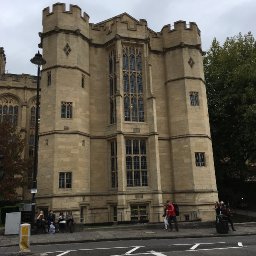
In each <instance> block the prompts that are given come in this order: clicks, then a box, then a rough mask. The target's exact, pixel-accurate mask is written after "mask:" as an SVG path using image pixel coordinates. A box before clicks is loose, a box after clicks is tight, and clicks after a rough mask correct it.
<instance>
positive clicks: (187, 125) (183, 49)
mask: <svg viewBox="0 0 256 256" xmlns="http://www.w3.org/2000/svg"><path fill="white" fill-rule="evenodd" d="M162 35H163V45H164V49H165V54H164V59H165V69H166V81H165V86H166V95H167V99H168V117H169V133H170V149H171V155H172V167H173V194H174V200H175V201H177V202H181V203H182V205H183V209H184V211H185V212H186V211H191V210H192V209H197V210H198V213H199V216H200V218H202V219H211V218H213V215H214V213H213V211H212V206H210V207H209V205H212V202H214V201H216V200H217V190H216V181H215V171H214V162H213V153H212V144H211V135H210V128H209V117H208V107H207V96H206V88H205V81H204V72H203V62H202V50H201V39H200V30H199V29H198V27H197V25H196V24H195V23H192V22H191V23H190V24H189V25H187V24H186V23H185V22H184V21H178V22H175V24H174V28H173V29H170V27H169V26H165V27H164V28H163V29H162Z"/></svg>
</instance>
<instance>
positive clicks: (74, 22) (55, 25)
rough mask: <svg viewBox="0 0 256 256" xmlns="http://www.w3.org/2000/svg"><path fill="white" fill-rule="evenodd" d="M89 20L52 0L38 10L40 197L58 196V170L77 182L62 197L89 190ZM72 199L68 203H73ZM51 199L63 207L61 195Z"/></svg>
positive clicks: (73, 6) (51, 202)
mask: <svg viewBox="0 0 256 256" xmlns="http://www.w3.org/2000/svg"><path fill="white" fill-rule="evenodd" d="M88 21H89V17H88V15H86V14H85V13H84V14H83V16H81V9H80V8H79V7H78V6H76V5H70V9H69V10H66V6H65V4H62V3H57V4H54V5H53V8H52V12H50V11H49V7H48V8H45V9H44V10H43V32H42V33H41V34H40V36H41V47H42V48H43V57H44V59H45V60H46V65H44V67H43V70H42V79H41V116H40V139H39V145H40V147H39V148H40V151H39V155H40V158H39V172H38V173H39V174H38V191H39V193H38V198H39V199H40V197H47V196H50V197H51V196H53V195H55V196H57V197H58V196H61V194H62V192H63V191H62V190H60V189H59V188H60V185H59V179H61V177H60V175H59V173H60V172H61V173H63V175H64V178H66V177H67V176H66V175H69V174H68V173H72V177H73V180H80V181H82V182H80V183H79V185H78V184H77V185H76V186H74V187H73V188H72V190H70V191H66V196H69V195H72V194H74V193H75V194H77V193H86V192H89V191H90V172H89V168H90V161H89V159H90V153H89V152H90V140H89V136H88V134H89V133H90V123H89V85H90V80H89V76H90V75H89V72H90V71H89V59H90V58H89V55H90V54H89V39H88V38H89V22H88ZM72 177H71V179H72ZM64 186H66V185H64ZM67 186H68V185H67ZM76 199H77V200H79V201H81V200H82V199H81V198H80V197H77V198H76ZM76 199H74V200H72V203H71V206H69V207H71V208H72V207H77V202H75V201H76ZM54 200H55V197H54V196H53V198H52V200H51V201H50V205H51V206H53V207H54V209H59V208H63V209H67V208H68V205H66V204H65V202H66V200H64V201H62V200H61V199H59V200H58V202H59V203H54ZM66 203H67V202H66ZM68 203H69V204H70V202H68ZM72 204H73V206H72Z"/></svg>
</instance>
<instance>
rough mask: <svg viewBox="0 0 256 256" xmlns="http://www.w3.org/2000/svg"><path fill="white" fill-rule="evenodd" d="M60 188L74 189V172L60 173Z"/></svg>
mask: <svg viewBox="0 0 256 256" xmlns="http://www.w3.org/2000/svg"><path fill="white" fill-rule="evenodd" d="M59 188H72V172H60V173H59Z"/></svg>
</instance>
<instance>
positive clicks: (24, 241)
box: [19, 223, 30, 252]
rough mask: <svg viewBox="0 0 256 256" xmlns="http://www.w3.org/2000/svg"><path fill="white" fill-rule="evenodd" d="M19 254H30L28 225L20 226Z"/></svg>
mask: <svg viewBox="0 0 256 256" xmlns="http://www.w3.org/2000/svg"><path fill="white" fill-rule="evenodd" d="M19 246H20V252H30V248H29V247H30V224H28V223H24V224H21V225H20V243H19Z"/></svg>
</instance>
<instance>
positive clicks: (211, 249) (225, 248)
mask: <svg viewBox="0 0 256 256" xmlns="http://www.w3.org/2000/svg"><path fill="white" fill-rule="evenodd" d="M243 247H244V246H243ZM243 247H237V246H234V247H224V248H210V249H197V250H186V251H187V252H197V251H213V250H227V249H241V248H243Z"/></svg>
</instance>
